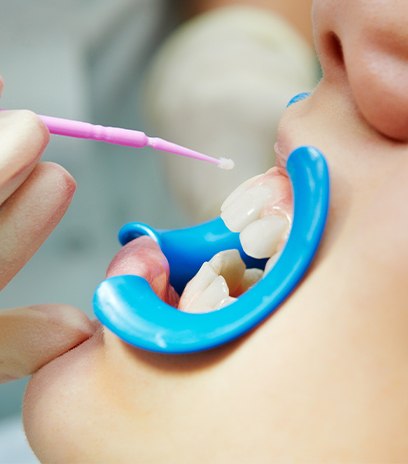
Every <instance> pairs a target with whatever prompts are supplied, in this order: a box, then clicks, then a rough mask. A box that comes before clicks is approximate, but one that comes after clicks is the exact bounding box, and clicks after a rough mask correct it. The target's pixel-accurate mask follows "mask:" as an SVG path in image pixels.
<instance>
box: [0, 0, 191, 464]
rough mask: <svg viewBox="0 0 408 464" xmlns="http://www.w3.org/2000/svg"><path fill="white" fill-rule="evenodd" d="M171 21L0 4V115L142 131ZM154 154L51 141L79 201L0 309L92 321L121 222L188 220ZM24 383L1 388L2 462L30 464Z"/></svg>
mask: <svg viewBox="0 0 408 464" xmlns="http://www.w3.org/2000/svg"><path fill="white" fill-rule="evenodd" d="M166 3H167V4H166ZM170 6H171V5H170ZM176 23H177V17H175V15H174V14H173V12H172V10H171V8H169V4H168V2H165V1H162V0H115V1H111V0H69V1H68V0H38V1H36V2H32V1H30V0H13V1H12V2H9V1H5V0H1V1H0V74H1V75H2V76H3V78H4V80H5V89H4V93H3V96H2V98H1V101H0V106H1V107H2V108H9V109H19V108H27V109H31V110H33V111H35V112H37V113H40V114H41V113H42V114H47V115H53V116H59V117H66V118H73V119H79V120H83V121H89V122H93V123H97V124H106V125H114V126H120V127H127V128H135V129H140V130H144V124H143V121H142V119H141V116H140V112H139V111H138V108H139V99H140V95H139V89H140V85H139V84H140V79H141V76H142V73H143V70H144V68H145V66H146V63H147V62H148V60H149V56H151V54H152V53H153V52H154V50H155V48H156V46H157V44H158V43H160V41H161V40H162V39H163V36H165V35H166V34H167V33H168V31H170V30H171V29H172V28H173V27H174V25H175V24H176ZM153 135H154V134H153ZM161 156H163V154H160V153H157V152H153V151H151V150H132V149H128V148H125V147H115V146H113V145H107V144H102V143H97V142H86V141H81V140H74V139H68V138H62V137H56V136H54V137H52V140H51V143H50V145H49V147H48V148H47V150H46V153H45V154H44V159H46V160H52V161H55V162H58V163H60V164H61V165H63V166H64V167H65V168H66V169H67V170H68V171H70V172H71V173H72V174H73V176H74V177H75V178H76V180H77V184H78V187H77V192H76V195H75V198H74V201H73V204H72V206H71V208H70V209H69V211H68V213H67V215H66V216H65V217H64V219H63V221H62V222H61V223H60V225H59V226H58V227H57V229H56V230H55V232H54V233H53V234H52V235H51V237H50V239H49V240H48V241H47V242H46V243H45V244H44V245H43V247H42V248H41V249H40V251H39V252H38V253H37V254H36V255H35V256H34V258H33V259H32V260H31V261H30V262H29V263H28V265H27V266H26V267H25V268H24V269H23V270H22V271H21V272H20V273H19V274H18V275H17V276H16V278H15V279H13V281H12V282H11V283H10V284H9V285H8V287H6V288H5V289H4V290H3V291H2V292H1V294H0V308H7V307H15V306H20V305H27V304H36V303H46V302H48V303H51V302H64V303H71V304H73V305H76V306H78V307H80V308H82V309H83V310H85V311H86V312H87V313H88V314H91V313H92V307H91V301H92V295H93V291H94V289H95V287H96V285H97V284H98V283H99V282H100V281H101V280H102V279H103V277H104V270H105V268H106V266H107V264H108V263H109V261H110V259H111V258H112V257H113V254H114V253H115V252H116V251H117V250H118V249H119V244H118V242H117V239H116V234H117V232H118V230H119V228H120V226H121V225H123V224H124V223H126V222H130V221H133V220H140V221H143V222H147V223H149V224H152V225H154V226H157V227H163V228H167V227H174V226H180V225H184V224H185V223H186V218H185V217H184V215H183V213H182V212H181V211H180V209H179V208H177V205H176V202H175V201H173V200H172V199H171V197H170V196H169V194H168V191H166V187H165V186H164V182H163V177H164V175H163V169H162V167H161V164H160V157H161ZM186 162H188V160H187V161H186ZM29 233H30V231H29V230H27V234H29ZM73 375H75V373H73ZM25 384H26V382H25V381H16V382H12V383H10V384H6V385H0V462H1V463H2V464H3V463H7V464H8V463H11V462H30V457H29V452H28V451H27V454H26V455H25V454H24V453H25V452H24V451H23V450H22V449H21V446H23V444H22V443H21V440H22V438H21V435H19V430H20V429H21V426H20V419H19V417H18V416H19V414H20V409H21V400H22V394H23V390H24V387H25ZM6 425H7V427H6ZM17 441H18V444H19V446H15V445H13V443H14V442H17ZM8 449H9V450H10V451H7V450H8ZM16 450H19V451H16ZM33 459H34V458H33ZM33 462H35V460H33Z"/></svg>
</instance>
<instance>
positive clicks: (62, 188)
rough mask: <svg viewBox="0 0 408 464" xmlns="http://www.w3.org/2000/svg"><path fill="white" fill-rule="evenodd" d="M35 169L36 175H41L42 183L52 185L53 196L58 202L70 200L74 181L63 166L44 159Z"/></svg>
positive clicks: (74, 184) (72, 194)
mask: <svg viewBox="0 0 408 464" xmlns="http://www.w3.org/2000/svg"><path fill="white" fill-rule="evenodd" d="M36 170H37V175H38V176H40V177H42V182H43V183H44V185H46V184H49V185H50V184H52V185H53V192H54V197H55V198H56V199H58V200H59V202H61V201H62V202H63V203H66V202H67V203H70V202H71V199H72V197H73V196H74V193H75V191H76V181H75V179H74V177H73V176H72V175H71V174H70V173H69V172H68V171H67V170H66V169H65V168H64V167H62V166H61V165H60V164H57V163H54V162H52V161H44V162H42V163H40V164H39V165H38V166H37V168H36Z"/></svg>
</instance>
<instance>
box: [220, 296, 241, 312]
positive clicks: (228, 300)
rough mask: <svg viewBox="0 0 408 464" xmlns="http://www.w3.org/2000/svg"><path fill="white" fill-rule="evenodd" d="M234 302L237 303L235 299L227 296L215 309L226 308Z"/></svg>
mask: <svg viewBox="0 0 408 464" xmlns="http://www.w3.org/2000/svg"><path fill="white" fill-rule="evenodd" d="M234 301H237V298H233V297H232V296H228V297H227V298H224V299H223V300H221V301H220V303H219V305H218V306H217V307H216V308H215V309H221V308H223V307H224V306H228V305H229V304H231V303H234Z"/></svg>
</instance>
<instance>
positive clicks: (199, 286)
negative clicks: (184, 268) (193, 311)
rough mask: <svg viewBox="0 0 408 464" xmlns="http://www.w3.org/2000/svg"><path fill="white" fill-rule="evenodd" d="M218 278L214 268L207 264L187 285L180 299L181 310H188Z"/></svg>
mask: <svg viewBox="0 0 408 464" xmlns="http://www.w3.org/2000/svg"><path fill="white" fill-rule="evenodd" d="M217 277H218V274H217V273H216V272H215V271H214V269H213V267H212V266H211V265H210V264H209V263H207V262H205V263H204V264H203V265H202V266H201V268H200V270H199V271H198V272H197V274H196V275H195V276H194V277H193V278H192V279H191V280H190V282H188V284H187V285H186V287H185V289H184V291H183V293H182V295H181V297H180V301H179V309H181V310H186V308H187V307H188V306H189V305H190V304H191V303H192V302H193V301H194V300H195V299H196V298H197V297H199V296H200V294H201V292H203V291H204V290H205V289H206V288H207V287H208V286H209V285H210V284H211V283H212V282H213V281H214V280H215V279H216V278H217Z"/></svg>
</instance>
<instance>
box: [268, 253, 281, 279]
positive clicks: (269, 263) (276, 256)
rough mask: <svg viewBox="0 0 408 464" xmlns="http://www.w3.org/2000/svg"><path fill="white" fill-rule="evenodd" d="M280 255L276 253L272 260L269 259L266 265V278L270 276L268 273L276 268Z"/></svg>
mask: <svg viewBox="0 0 408 464" xmlns="http://www.w3.org/2000/svg"><path fill="white" fill-rule="evenodd" d="M279 256H280V253H275V254H274V255H273V256H272V257H271V258H269V259H268V261H267V262H266V265H265V271H264V276H266V274H268V272H269V271H270V270H271V269H272V268H273V267H274V266H275V264H276V262H277V261H278V259H279Z"/></svg>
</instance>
